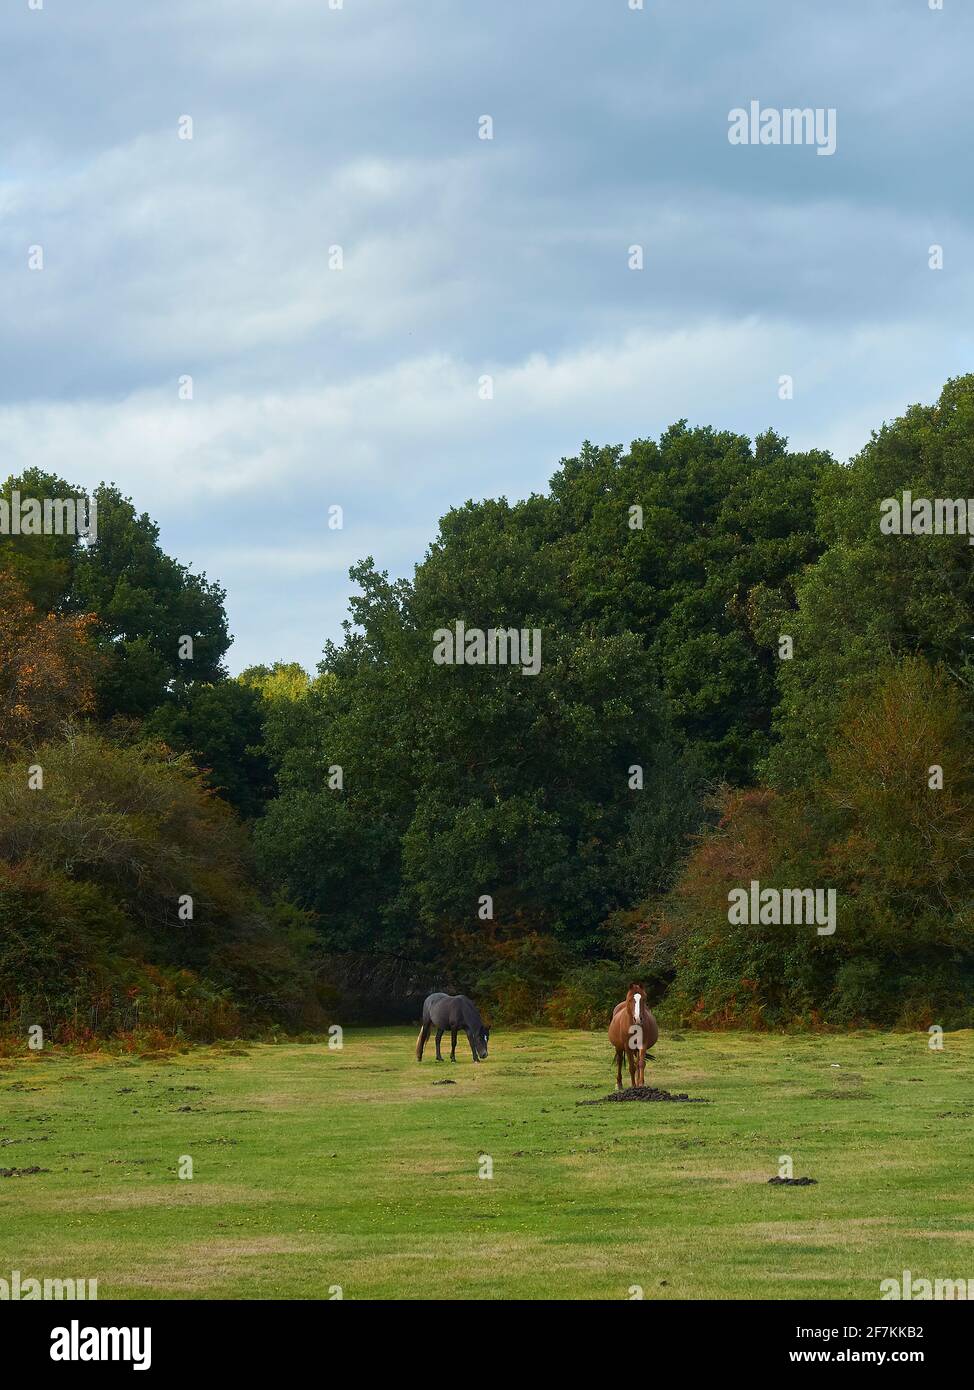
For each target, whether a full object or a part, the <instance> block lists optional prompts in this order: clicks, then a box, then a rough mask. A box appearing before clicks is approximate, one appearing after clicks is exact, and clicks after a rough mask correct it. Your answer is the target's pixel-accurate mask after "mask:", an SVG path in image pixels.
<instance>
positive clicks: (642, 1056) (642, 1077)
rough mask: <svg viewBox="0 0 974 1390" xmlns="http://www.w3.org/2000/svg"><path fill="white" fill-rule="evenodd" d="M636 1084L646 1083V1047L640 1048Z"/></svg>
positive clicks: (643, 1084) (642, 1084)
mask: <svg viewBox="0 0 974 1390" xmlns="http://www.w3.org/2000/svg"><path fill="white" fill-rule="evenodd" d="M636 1085H637V1086H645V1085H646V1049H645V1048H644V1047H641V1048H640V1049H639V1066H638V1067H637V1069H636Z"/></svg>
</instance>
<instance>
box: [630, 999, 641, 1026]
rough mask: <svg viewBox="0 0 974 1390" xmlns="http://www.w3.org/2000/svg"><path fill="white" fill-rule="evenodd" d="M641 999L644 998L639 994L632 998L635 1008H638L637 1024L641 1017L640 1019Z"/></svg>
mask: <svg viewBox="0 0 974 1390" xmlns="http://www.w3.org/2000/svg"><path fill="white" fill-rule="evenodd" d="M641 998H642V996H641V995H639V994H634V995H633V996H632V1002H633V1003H634V1004H635V1006H636V1022H637V1023H638V1022H639V1017H640V1014H639V1001H640V999H641Z"/></svg>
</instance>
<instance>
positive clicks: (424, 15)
mask: <svg viewBox="0 0 974 1390" xmlns="http://www.w3.org/2000/svg"><path fill="white" fill-rule="evenodd" d="M931 3H934V4H936V3H937V0H854V3H850V0H815V3H813V4H812V3H808V0H733V3H731V2H730V0H644V4H643V7H642V8H639V4H638V0H341V3H339V0H273V3H270V0H137V3H133V0H84V3H79V0H4V4H3V7H2V12H0V65H2V71H3V83H2V86H0V295H2V306H3V312H2V314H0V446H2V450H3V454H2V463H3V465H4V466H3V467H2V469H0V472H2V474H3V476H6V475H7V474H9V473H18V472H20V471H21V470H22V469H24V468H26V467H29V466H32V465H36V466H39V467H42V468H45V469H49V470H51V471H53V472H56V473H58V474H60V475H61V476H63V477H65V478H67V479H68V480H69V481H71V482H74V483H76V484H78V486H79V487H81V488H84V489H89V488H93V487H94V486H96V485H97V483H98V482H100V481H102V480H105V481H111V482H114V483H116V484H118V486H119V487H121V488H122V490H123V491H124V492H125V493H126V494H128V495H129V496H131V497H132V498H133V500H134V502H135V503H136V506H137V508H138V509H139V510H146V511H148V512H149V514H150V515H151V516H152V517H153V518H154V519H155V520H156V521H157V522H158V524H159V526H160V530H161V542H162V545H163V548H164V549H165V550H166V551H167V553H169V554H171V555H173V556H175V557H176V558H177V559H179V560H180V561H181V562H183V563H185V564H187V565H191V566H192V567H193V569H194V570H195V571H197V572H205V573H206V574H207V576H208V577H209V578H211V579H217V580H219V581H220V582H221V583H222V584H223V585H224V586H225V587H226V589H227V591H228V599H227V608H228V613H229V617H230V624H231V629H232V631H233V633H234V635H235V642H234V645H233V646H232V647H231V649H230V652H229V654H228V658H227V661H228V666H229V668H230V669H231V670H232V671H234V672H236V671H239V670H240V669H242V668H243V667H245V666H247V665H250V664H253V663H255V662H271V661H274V660H288V661H291V660H293V661H300V662H302V664H304V665H305V666H306V667H307V668H308V669H309V670H310V669H313V668H314V665H315V663H316V662H317V660H318V659H319V657H320V654H321V649H322V646H323V644H324V642H325V640H326V639H327V638H332V639H339V638H340V636H341V622H342V619H343V618H344V617H345V616H346V610H347V602H348V597H349V594H350V593H351V592H352V584H351V581H350V580H349V578H348V567H349V565H351V564H353V563H355V562H356V561H357V560H359V559H361V558H363V557H364V556H366V555H372V556H374V558H375V560H376V562H377V564H378V566H379V568H380V569H385V570H388V571H389V572H390V573H391V574H392V575H394V576H397V577H398V576H401V575H404V576H409V575H411V573H412V570H413V566H414V565H415V564H416V563H418V562H419V561H420V560H421V559H422V557H423V554H424V552H425V550H426V547H427V545H428V544H429V543H430V541H431V540H432V539H433V537H434V536H435V534H436V530H437V524H438V520H439V518H440V516H442V515H443V513H444V512H446V511H447V510H448V509H449V508H450V507H452V506H455V505H460V504H462V503H463V502H464V501H466V500H467V499H468V498H471V497H473V498H479V497H486V496H502V495H503V496H507V497H508V498H511V499H515V498H518V497H523V496H526V495H527V494H529V493H531V492H537V491H543V490H544V488H545V486H546V484H547V481H548V479H549V477H550V476H551V474H552V473H553V472H554V470H555V469H556V468H557V466H558V462H559V460H560V459H561V458H562V457H565V456H571V455H574V454H576V453H577V451H578V449H579V446H580V445H581V443H582V441H583V440H585V439H590V440H592V441H593V442H595V443H597V444H617V443H618V444H628V443H629V442H630V441H631V440H633V439H637V438H647V437H652V436H658V435H659V434H660V433H661V432H662V431H663V430H664V429H665V428H666V427H667V426H668V425H670V424H671V423H673V422H674V421H675V420H678V419H683V418H686V419H688V420H689V421H690V423H691V424H703V425H706V424H709V425H713V426H714V427H716V428H721V429H733V430H739V431H740V432H742V433H744V434H747V435H748V436H750V437H752V438H753V437H754V435H756V434H758V433H760V432H761V431H762V430H764V429H767V428H768V427H773V428H774V429H776V430H778V431H779V432H780V433H782V434H784V435H786V436H787V437H788V438H789V439H790V441H791V444H792V447H794V448H796V449H805V448H811V447H817V448H826V449H830V450H831V451H832V452H833V453H834V454H835V456H836V457H838V458H840V459H847V458H849V457H851V456H852V455H854V454H855V453H856V452H857V451H858V450H859V449H860V448H861V447H862V446H863V444H864V443H865V442H866V441H867V440H868V438H869V435H870V432H871V430H873V429H875V428H878V427H879V426H880V425H881V424H882V423H883V421H884V420H889V419H893V418H895V417H896V416H897V415H899V414H901V413H902V412H903V410H904V409H905V408H906V407H907V406H908V405H909V404H911V403H913V402H914V401H929V400H933V399H935V398H936V396H937V394H938V393H939V390H940V388H941V386H942V385H943V383H944V382H945V381H946V380H947V379H948V378H949V377H951V376H956V375H958V374H960V373H962V372H966V371H969V370H971V369H974V354H972V337H974V329H972V323H974V315H972V312H971V307H972V290H974V269H972V267H974V255H972V253H974V234H972V219H971V213H972V202H974V183H972V179H971V174H970V170H971V147H972V134H974V117H972V100H974V98H972V94H971V83H970V65H971V54H972V52H974V5H972V4H971V3H970V0H942V8H940V9H936V8H934V9H932V8H931ZM38 5H40V8H37V6H38ZM632 5H635V8H631V6H632ZM754 101H756V102H758V103H760V109H761V110H768V109H775V110H781V109H783V108H813V109H821V110H822V111H823V112H828V111H829V110H833V111H834V113H835V116H834V120H835V133H836V142H835V152H834V153H833V154H830V155H820V154H819V153H818V150H817V148H816V147H815V146H814V145H809V144H791V145H785V144H771V143H767V144H761V143H755V144H745V145H740V144H732V143H731V142H730V140H729V138H728V136H729V131H730V128H731V122H730V113H731V112H732V111H734V110H736V109H738V108H743V109H746V110H748V111H750V103H751V102H754ZM186 117H189V118H190V120H191V122H192V125H191V128H190V126H189V124H188V123H187V121H186V119H185V118H186ZM484 117H489V118H490V123H491V125H490V126H488V125H487V123H486V122H485V121H484V119H483V118H484ZM190 133H191V135H192V138H191V139H190V138H186V136H187V135H188V134H190ZM487 134H489V135H490V136H491V137H492V138H489V139H487V138H483V137H484V136H485V135H487ZM935 245H936V246H940V247H942V248H943V253H942V256H943V268H942V269H939V270H933V269H931V267H930V248H931V247H932V246H935ZM637 246H638V247H641V248H642V260H643V265H642V269H641V270H639V269H633V268H631V262H632V261H633V260H634V256H633V253H632V251H631V248H633V247H637ZM37 247H40V248H41V251H42V262H43V265H42V268H32V265H33V266H34V267H36V266H37V262H38V257H37V254H36V252H32V250H31V248H37ZM335 248H340V261H341V265H340V268H339V265H338V261H339V253H338V252H337V251H336V250H335ZM783 376H789V377H791V378H792V383H793V385H792V392H791V398H790V399H788V398H787V396H788V391H787V388H785V390H784V395H785V397H786V398H784V399H782V398H781V397H782V387H781V384H780V383H781V378H782V377H783ZM186 378H191V379H192V381H191V389H192V398H191V399H189V398H188V395H189V391H188V386H187V382H186ZM485 379H489V386H488V385H485ZM490 388H492V389H490ZM335 506H338V507H341V508H342V520H343V525H342V527H341V529H332V528H330V527H329V524H328V521H329V508H331V507H335Z"/></svg>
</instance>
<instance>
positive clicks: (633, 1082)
mask: <svg viewBox="0 0 974 1390" xmlns="http://www.w3.org/2000/svg"><path fill="white" fill-rule="evenodd" d="M658 1037H659V1027H658V1025H657V1022H656V1020H655V1018H654V1017H653V1015H652V1014H651V1013H650V1012H649V1009H647V1007H646V991H645V989H644V988H643V986H642V985H638V984H636V985H630V986H629V993H628V994H627V995H626V997H625V999H623V1001H622V1003H621V1004H617V1005H616V1006H615V1008H614V1009H613V1010H612V1022H611V1023H610V1024H609V1042H610V1043H611V1044H612V1046H613V1047H614V1048H615V1050H616V1090H617V1091H621V1090H622V1058H623V1056H627V1057H628V1058H629V1084H630V1086H644V1085H645V1084H646V1081H645V1073H646V1053H647V1051H648V1049H649V1048H651V1047H652V1046H653V1043H654V1042H655V1041H656V1039H657V1038H658Z"/></svg>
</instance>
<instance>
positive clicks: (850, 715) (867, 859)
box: [633, 658, 974, 1027]
mask: <svg viewBox="0 0 974 1390" xmlns="http://www.w3.org/2000/svg"><path fill="white" fill-rule="evenodd" d="M969 734H970V731H969V725H968V716H967V713H966V710H965V707H964V702H963V699H962V697H961V695H960V692H959V691H958V690H957V689H956V687H955V686H954V685H953V683H952V682H951V680H950V678H949V677H948V676H947V675H946V674H945V673H944V672H941V671H937V670H934V669H932V668H931V667H930V666H929V665H928V664H926V663H925V662H924V661H923V660H921V659H919V658H908V659H906V660H904V661H902V662H901V663H900V664H899V665H897V666H896V667H895V668H893V669H892V670H891V671H889V672H886V673H884V674H882V675H881V676H879V677H878V678H877V679H876V680H875V681H874V684H873V686H872V688H871V689H869V690H868V691H867V692H866V693H865V694H860V695H857V696H856V697H855V698H854V699H853V700H852V701H851V702H850V703H848V704H847V705H846V707H845V709H844V710H843V712H842V714H841V716H840V718H839V720H838V724H837V728H836V732H835V734H834V736H833V739H832V742H831V745H830V747H829V749H828V771H827V772H826V773H825V775H824V776H823V777H822V778H821V779H819V780H818V781H816V782H815V783H814V784H813V785H812V786H810V787H807V788H803V789H800V790H795V791H793V792H785V793H781V792H773V791H768V790H763V789H762V790H750V791H730V790H727V789H725V790H724V791H723V792H722V793H721V795H720V797H719V812H720V815H719V820H718V823H717V825H716V826H715V828H714V829H713V830H712V831H711V832H709V833H708V834H706V835H705V836H703V837H702V838H701V839H700V841H699V842H698V844H697V846H696V848H695V849H694V851H693V853H692V854H691V856H690V858H689V861H688V863H687V865H686V867H685V869H684V872H683V873H682V875H681V876H680V879H679V881H678V882H677V884H676V885H675V887H674V889H673V891H672V892H671V893H670V894H669V895H668V897H667V899H666V901H665V903H664V904H663V905H662V907H661V908H659V909H658V910H657V911H656V913H655V915H654V914H653V913H651V912H647V913H646V914H645V917H644V919H643V920H642V921H641V922H640V923H639V925H638V926H637V928H636V930H635V932H634V934H633V935H634V942H635V949H636V952H637V955H638V957H639V959H640V961H641V963H643V964H644V965H645V966H646V967H647V968H648V969H649V970H655V971H657V972H660V971H662V970H665V969H666V967H667V966H672V967H673V969H674V970H675V982H674V987H673V992H672V1002H673V1003H675V1005H676V1007H677V1009H678V1011H679V1012H680V1014H681V1016H682V1017H683V1018H684V1020H685V1021H687V1022H693V1023H695V1024H697V1025H698V1026H711V1027H713V1026H738V1027H740V1026H746V1027H764V1026H780V1025H783V1024H784V1025H787V1024H805V1025H814V1024H816V1023H818V1024H821V1023H824V1024H834V1025H849V1024H856V1023H867V1022H869V1023H884V1024H901V1025H911V1026H917V1025H923V1026H926V1025H928V1024H930V1023H934V1022H937V1023H941V1024H947V1023H952V1024H953V1025H955V1026H970V1025H971V1023H972V1022H974V1010H972V1007H971V1003H970V1000H971V998H972V996H974V909H972V907H971V904H970V893H969V885H970V881H971V873H972V869H974V758H972V754H971V745H970V736H969ZM752 880H758V881H759V883H760V885H761V887H762V888H766V887H779V888H786V887H791V888H794V887H798V888H816V887H822V888H825V889H828V888H834V889H835V891H836V895H837V897H836V901H837V925H836V931H835V933H834V935H829V936H825V935H819V934H818V932H817V931H816V928H815V926H814V925H807V924H800V925H762V924H758V923H753V922H751V923H749V924H747V925H740V924H732V923H730V922H729V921H728V911H727V908H728V898H727V894H728V892H729V890H730V889H732V888H739V887H745V888H746V887H747V886H748V884H749V883H750V882H751V881H752ZM674 941H675V943H676V948H675V949H673V946H672V943H673V942H674Z"/></svg>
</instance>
